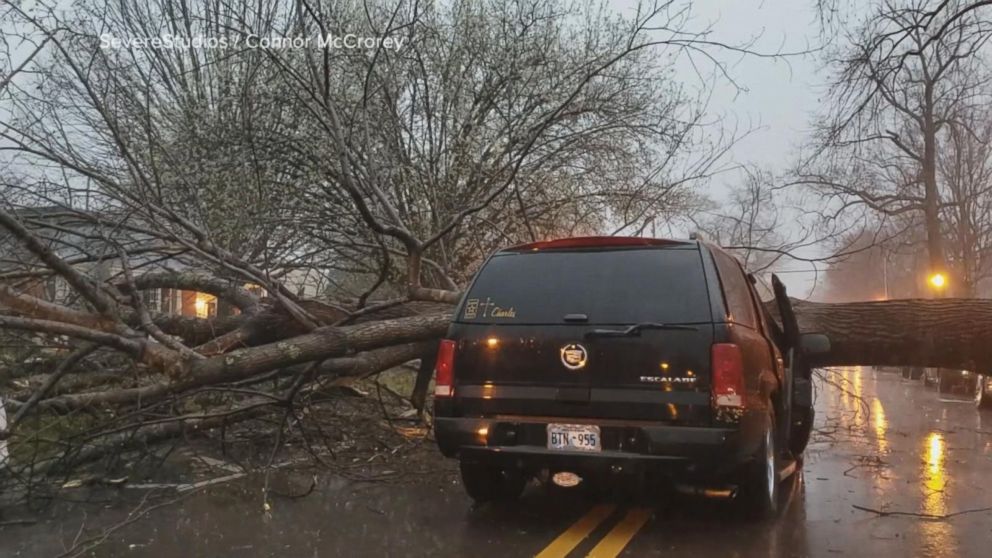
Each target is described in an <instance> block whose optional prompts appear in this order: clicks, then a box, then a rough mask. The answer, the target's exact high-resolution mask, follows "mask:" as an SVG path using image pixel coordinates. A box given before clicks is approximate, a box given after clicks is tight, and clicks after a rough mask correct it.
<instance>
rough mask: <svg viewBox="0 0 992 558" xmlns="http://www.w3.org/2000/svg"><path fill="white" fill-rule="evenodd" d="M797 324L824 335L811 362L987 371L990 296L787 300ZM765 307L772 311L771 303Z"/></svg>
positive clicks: (991, 354)
mask: <svg viewBox="0 0 992 558" xmlns="http://www.w3.org/2000/svg"><path fill="white" fill-rule="evenodd" d="M793 307H794V309H795V313H796V318H797V319H798V321H799V329H800V330H801V331H802V332H803V333H823V334H826V335H827V336H828V337H829V338H830V344H831V350H830V352H829V353H828V354H826V355H819V356H812V357H811V359H810V360H811V363H812V364H813V365H814V366H845V365H866V366H868V365H877V366H933V367H944V368H957V369H969V370H974V371H979V372H981V371H988V370H992V300H985V299H954V298H949V299H940V300H924V299H906V300H887V301H879V302H849V303H814V302H806V301H801V300H793ZM769 311H771V312H773V313H774V314H775V315H777V312H776V311H775V309H774V304H770V305H769Z"/></svg>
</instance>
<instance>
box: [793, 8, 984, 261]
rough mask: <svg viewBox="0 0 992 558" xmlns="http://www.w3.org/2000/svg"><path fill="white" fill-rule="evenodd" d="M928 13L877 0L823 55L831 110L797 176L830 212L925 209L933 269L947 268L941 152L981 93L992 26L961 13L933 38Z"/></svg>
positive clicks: (894, 212)
mask: <svg viewBox="0 0 992 558" xmlns="http://www.w3.org/2000/svg"><path fill="white" fill-rule="evenodd" d="M932 19H933V16H932V15H931V14H930V10H929V9H928V8H927V6H926V2H908V3H900V2H894V1H890V2H880V3H879V4H878V5H877V6H875V7H873V9H872V10H871V12H870V13H869V15H868V16H867V17H866V18H865V19H864V21H862V22H861V24H860V25H858V26H857V27H856V29H855V30H854V31H853V32H851V33H850V34H848V35H846V36H845V37H844V38H843V40H842V42H843V45H842V46H840V47H839V48H838V50H837V52H836V53H834V54H832V55H831V57H830V63H829V66H830V67H831V68H833V70H834V77H833V80H832V84H831V89H830V95H829V97H828V101H827V102H828V111H829V112H828V113H827V114H826V115H825V117H824V118H823V120H822V121H821V122H820V124H819V129H818V131H817V134H816V137H815V139H814V140H813V144H812V145H811V147H810V149H809V153H808V154H807V156H806V158H805V159H804V160H803V162H802V163H801V164H800V165H799V168H798V171H797V173H796V174H797V178H796V181H797V182H798V183H801V184H805V185H809V186H812V187H814V188H815V189H817V190H818V191H819V192H821V193H822V194H823V196H824V198H826V199H827V200H829V201H830V202H832V203H831V204H830V210H832V211H833V212H834V213H833V215H830V214H827V217H828V218H836V217H837V216H838V215H840V214H842V213H844V212H845V211H848V210H850V209H852V208H857V209H860V210H867V211H869V212H874V213H876V214H879V215H882V216H894V215H900V214H903V213H907V212H920V213H922V215H923V225H924V227H925V230H926V233H927V251H928V254H929V268H930V270H934V271H936V270H944V269H945V267H946V262H945V254H944V251H945V248H944V242H943V239H942V235H943V231H942V226H941V209H942V207H943V203H944V202H943V201H942V198H941V188H940V184H939V180H938V166H939V161H940V157H941V154H940V151H941V149H942V145H943V142H944V140H945V138H946V136H947V134H948V133H949V132H948V131H949V129H950V128H951V126H952V125H954V123H955V122H954V119H955V118H956V116H957V115H958V114H960V113H961V112H962V111H963V110H964V108H965V107H967V106H969V105H970V104H971V103H973V102H975V101H976V99H977V98H979V97H980V95H981V93H982V87H983V86H984V83H985V78H984V75H985V68H984V65H983V64H982V61H981V59H980V57H979V52H980V51H981V49H982V48H983V47H984V46H985V44H986V42H987V40H988V38H989V30H990V29H992V27H990V26H989V24H987V23H986V22H985V21H983V20H981V19H977V18H974V17H961V18H958V19H956V20H955V21H953V22H952V23H951V24H949V25H948V26H947V27H946V28H945V30H944V32H943V33H942V34H941V35H940V36H938V37H933V36H932V35H931V34H930V32H929V31H928V27H927V22H930V21H931V20H932ZM893 35H898V36H899V37H900V38H899V43H900V44H901V45H902V46H901V48H898V49H896V48H893V46H892V42H891V41H892V39H891V37H893Z"/></svg>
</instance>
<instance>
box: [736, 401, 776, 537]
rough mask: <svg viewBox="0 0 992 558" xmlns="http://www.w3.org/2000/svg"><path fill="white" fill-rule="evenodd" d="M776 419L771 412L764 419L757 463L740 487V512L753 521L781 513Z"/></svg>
mask: <svg viewBox="0 0 992 558" xmlns="http://www.w3.org/2000/svg"><path fill="white" fill-rule="evenodd" d="M777 439H778V432H776V428H775V418H774V416H773V415H772V414H771V413H769V414H768V415H767V417H766V419H765V427H764V432H763V433H762V437H761V445H760V446H759V448H758V451H757V453H756V454H755V456H754V460H753V461H752V462H751V463H749V464H748V465H747V466H745V468H744V471H743V475H742V478H741V484H740V486H739V488H738V493H737V499H738V500H739V504H740V507H741V511H742V512H743V513H744V514H746V516H747V517H749V518H753V519H770V518H773V517H775V516H776V515H777V514H778V496H779V482H778V471H779V451H778V441H777Z"/></svg>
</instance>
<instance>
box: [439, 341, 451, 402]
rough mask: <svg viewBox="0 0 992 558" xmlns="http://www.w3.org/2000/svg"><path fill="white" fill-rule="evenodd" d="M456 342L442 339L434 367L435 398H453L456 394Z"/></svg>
mask: <svg viewBox="0 0 992 558" xmlns="http://www.w3.org/2000/svg"><path fill="white" fill-rule="evenodd" d="M454 381H455V342H454V341H452V340H451V339H442V340H441V345H440V346H438V348H437V364H435V365H434V397H451V396H452V395H454V394H455V386H454Z"/></svg>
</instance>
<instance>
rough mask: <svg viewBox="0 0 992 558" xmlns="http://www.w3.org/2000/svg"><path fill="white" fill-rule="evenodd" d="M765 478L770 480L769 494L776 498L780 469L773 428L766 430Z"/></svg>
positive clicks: (770, 496)
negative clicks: (776, 464)
mask: <svg viewBox="0 0 992 558" xmlns="http://www.w3.org/2000/svg"><path fill="white" fill-rule="evenodd" d="M765 480H766V481H767V482H768V496H769V498H771V499H772V500H774V499H775V493H776V490H775V489H776V488H777V487H778V470H777V468H776V467H775V437H774V436H773V430H772V429H768V430H767V431H765Z"/></svg>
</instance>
